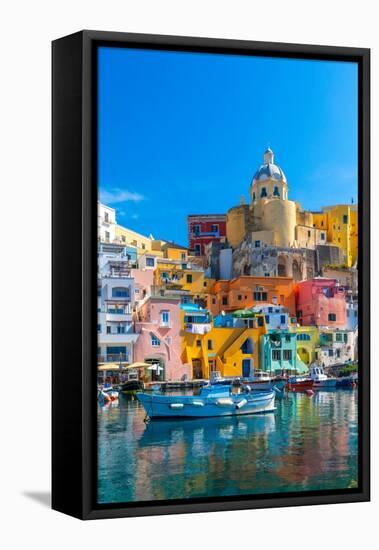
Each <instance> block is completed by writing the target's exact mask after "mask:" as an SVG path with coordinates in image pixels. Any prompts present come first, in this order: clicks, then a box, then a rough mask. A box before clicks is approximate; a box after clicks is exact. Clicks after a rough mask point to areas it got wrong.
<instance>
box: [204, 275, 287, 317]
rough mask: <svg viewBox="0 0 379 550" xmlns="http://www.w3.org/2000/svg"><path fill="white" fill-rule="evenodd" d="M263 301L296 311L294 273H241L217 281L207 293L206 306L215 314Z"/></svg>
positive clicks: (259, 303)
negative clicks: (266, 274)
mask: <svg viewBox="0 0 379 550" xmlns="http://www.w3.org/2000/svg"><path fill="white" fill-rule="evenodd" d="M262 303H270V304H277V305H281V306H284V307H286V308H287V309H288V310H289V313H290V314H291V315H293V316H294V315H295V314H296V301H295V294H294V282H293V279H292V278H291V277H254V276H242V277H237V278H236V279H231V280H220V281H216V282H215V283H214V284H213V286H212V287H211V291H210V294H208V296H207V309H208V310H209V311H210V312H211V313H212V315H218V314H219V313H220V312H221V311H235V310H236V309H243V308H249V307H253V306H256V305H261V304H262Z"/></svg>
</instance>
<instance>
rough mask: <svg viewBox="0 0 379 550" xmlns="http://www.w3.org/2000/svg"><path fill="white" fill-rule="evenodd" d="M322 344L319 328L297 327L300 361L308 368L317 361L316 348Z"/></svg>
mask: <svg viewBox="0 0 379 550" xmlns="http://www.w3.org/2000/svg"><path fill="white" fill-rule="evenodd" d="M319 342H320V335H319V331H318V328H317V327H315V326H297V327H296V347H297V355H298V357H299V359H301V361H302V362H303V363H305V364H306V365H307V366H309V365H310V364H311V363H313V362H314V361H315V359H316V348H317V347H318V345H319Z"/></svg>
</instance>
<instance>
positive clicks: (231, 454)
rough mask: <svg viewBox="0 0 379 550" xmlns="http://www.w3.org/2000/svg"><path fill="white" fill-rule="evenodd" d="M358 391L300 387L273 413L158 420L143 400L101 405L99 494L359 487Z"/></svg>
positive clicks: (105, 499)
mask: <svg viewBox="0 0 379 550" xmlns="http://www.w3.org/2000/svg"><path fill="white" fill-rule="evenodd" d="M357 402H358V392H357V391H356V390H337V391H330V392H317V393H316V394H315V395H314V396H312V397H308V396H307V395H305V394H300V393H298V394H290V395H288V396H286V397H280V398H277V399H276V407H277V410H276V411H275V413H270V414H267V415H264V416H245V417H239V418H233V417H232V418H210V419H198V420H157V421H153V422H150V423H149V424H148V425H145V423H144V422H143V419H144V417H145V414H144V411H143V409H142V407H141V406H140V404H139V403H138V401H136V400H132V399H130V398H129V399H127V398H124V397H121V398H120V400H119V403H118V404H112V405H110V406H109V407H102V408H101V407H99V409H98V436H99V441H98V459H99V469H98V502H99V503H117V502H133V501H134V502H136V501H146V500H166V499H173V498H185V497H209V496H213V497H214V496H230V495H246V494H262V493H278V492H281V493H283V492H288V491H306V490H320V489H342V488H343V489H345V488H353V487H355V486H356V483H357V475H358V474H357V471H358V468H357V435H358V424H357V417H358V414H357Z"/></svg>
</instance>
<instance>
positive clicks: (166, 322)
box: [161, 311, 170, 327]
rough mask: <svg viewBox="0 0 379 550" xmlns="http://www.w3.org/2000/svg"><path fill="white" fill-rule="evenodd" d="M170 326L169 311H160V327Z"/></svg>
mask: <svg viewBox="0 0 379 550" xmlns="http://www.w3.org/2000/svg"><path fill="white" fill-rule="evenodd" d="M169 324H170V312H169V311H162V313H161V325H163V326H164V327H168V326H169Z"/></svg>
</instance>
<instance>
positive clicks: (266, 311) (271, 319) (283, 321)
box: [252, 304, 292, 330]
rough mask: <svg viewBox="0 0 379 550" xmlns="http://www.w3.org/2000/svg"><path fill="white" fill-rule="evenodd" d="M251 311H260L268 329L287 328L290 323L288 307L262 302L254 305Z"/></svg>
mask: <svg viewBox="0 0 379 550" xmlns="http://www.w3.org/2000/svg"><path fill="white" fill-rule="evenodd" d="M252 311H254V312H256V313H262V314H263V315H264V316H265V319H266V327H267V329H268V330H288V329H289V328H291V327H290V325H291V324H292V323H291V318H290V317H289V313H288V309H287V308H285V307H283V306H278V305H276V304H262V305H261V306H254V307H253V308H252Z"/></svg>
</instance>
